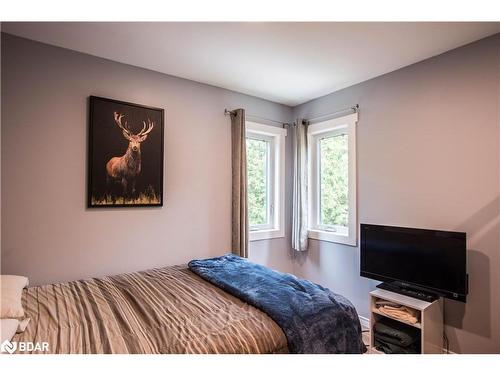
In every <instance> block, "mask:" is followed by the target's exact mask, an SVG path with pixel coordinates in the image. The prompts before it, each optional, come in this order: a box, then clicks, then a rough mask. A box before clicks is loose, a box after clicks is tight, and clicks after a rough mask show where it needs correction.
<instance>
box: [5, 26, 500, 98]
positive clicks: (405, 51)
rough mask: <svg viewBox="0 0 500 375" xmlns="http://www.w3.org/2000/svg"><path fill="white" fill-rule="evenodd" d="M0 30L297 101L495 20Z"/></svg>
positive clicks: (459, 40)
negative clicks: (479, 21) (482, 21)
mask: <svg viewBox="0 0 500 375" xmlns="http://www.w3.org/2000/svg"><path fill="white" fill-rule="evenodd" d="M2 31H5V32H7V33H11V34H15V35H18V36H22V37H25V38H29V39H34V40H38V41H41V42H44V43H49V44H53V45H56V46H60V47H65V48H69V49H73V50H76V51H80V52H84V53H88V54H91V55H95V56H99V57H104V58H106V59H110V60H115V61H119V62H122V63H126V64H131V65H135V66H140V67H143V68H147V69H151V70H155V71H158V72H162V73H166V74H171V75H174V76H178V77H182V78H187V79H190V80H194V81H198V82H203V83H208V84H211V85H214V86H219V87H223V88H227V89H230V90H234V91H238V92H242V93H245V94H249V95H254V96H258V97H261V98H265V99H268V100H272V101H275V102H279V103H283V104H286V105H290V106H295V105H297V104H301V103H303V102H306V101H309V100H311V99H314V98H317V97H319V96H322V95H326V94H328V93H330V92H333V91H336V90H340V89H342V88H344V87H348V86H351V85H353V84H356V83H359V82H362V81H365V80H367V79H370V78H373V77H376V76H379V75H381V74H385V73H388V72H390V71H393V70H396V69H399V68H401V67H403V66H406V65H410V64H412V63H415V62H417V61H421V60H424V59H426V58H429V57H431V56H435V55H438V54H440V53H442V52H445V51H447V50H450V49H453V48H456V47H459V46H461V45H464V44H467V43H470V42H472V41H475V40H478V39H481V38H484V37H486V36H488V35H492V34H495V33H497V32H500V23H498V22H497V23H475V22H469V23H350V22H349V23H338V22H337V23H335V22H332V23H291V22H287V23H261V22H257V23H168V22H161V23H143V22H136V23H130V22H120V23H110V22H99V23H82V22H78V23H69V22H66V23H60V22H46V23H2Z"/></svg>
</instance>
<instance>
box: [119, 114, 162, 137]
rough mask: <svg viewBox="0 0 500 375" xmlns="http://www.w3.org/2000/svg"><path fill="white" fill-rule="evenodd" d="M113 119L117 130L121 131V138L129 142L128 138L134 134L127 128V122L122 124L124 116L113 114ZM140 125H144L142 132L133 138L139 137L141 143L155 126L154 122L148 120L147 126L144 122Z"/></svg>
mask: <svg viewBox="0 0 500 375" xmlns="http://www.w3.org/2000/svg"><path fill="white" fill-rule="evenodd" d="M114 117H115V122H116V125H118V126H119V128H120V129H121V130H122V131H123V136H124V137H125V138H127V139H129V140H130V138H131V137H133V136H134V134H133V133H132V132H131V131H130V129H129V128H128V124H127V121H125V124H122V118H123V117H125V115H123V114H121V113H118V112H114ZM142 123H143V125H144V126H143V127H142V130H141V131H140V132H139V133H137V134H135V137H140V140H141V142H142V141H144V140H145V139H146V138H147V135H148V134H149V133H151V130H153V128H154V126H155V124H154V122H151V120H150V119H148V123H147V124H146V121H143V122H142ZM146 128H147V129H146Z"/></svg>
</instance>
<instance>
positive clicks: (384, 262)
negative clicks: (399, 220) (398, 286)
mask: <svg viewBox="0 0 500 375" xmlns="http://www.w3.org/2000/svg"><path fill="white" fill-rule="evenodd" d="M361 276H365V277H369V278H372V279H376V280H381V281H395V282H402V283H406V284H410V285H414V286H415V287H417V288H421V289H423V290H428V291H430V292H433V293H435V294H438V295H441V296H444V297H448V298H453V299H458V300H465V295H466V294H467V274H466V234H465V233H462V232H445V231H436V230H427V229H413V228H401V227H390V226H380V225H371V224H361Z"/></svg>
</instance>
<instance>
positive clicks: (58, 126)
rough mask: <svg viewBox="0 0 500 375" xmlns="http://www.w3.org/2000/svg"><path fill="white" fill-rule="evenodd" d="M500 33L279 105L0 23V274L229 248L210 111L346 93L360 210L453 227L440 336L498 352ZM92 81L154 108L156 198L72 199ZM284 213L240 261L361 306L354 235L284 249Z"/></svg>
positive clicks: (223, 152) (326, 104)
mask: <svg viewBox="0 0 500 375" xmlns="http://www.w3.org/2000/svg"><path fill="white" fill-rule="evenodd" d="M499 41H500V36H499V35H496V36H495V37H492V38H488V39H485V40H483V41H479V42H476V43H474V44H471V45H468V46H465V47H462V48H459V49H457V50H454V51H450V52H448V53H446V54H443V55H440V56H437V57H435V58H432V59H429V60H426V61H424V62H421V63H418V64H415V65H412V66H409V67H406V68H403V69H401V70H398V71H395V72H392V73H389V74H387V75H384V76H381V77H378V78H375V79H373V80H370V81H367V82H364V83H361V84H359V85H355V86H352V87H350V88H347V89H344V90H341V91H339V92H336V93H333V94H331V95H328V96H326V97H323V98H319V99H316V100H313V101H311V102H308V103H305V104H303V105H301V106H298V107H296V108H294V109H293V111H292V109H290V108H288V107H285V106H281V105H278V104H275V103H271V102H268V101H264V100H260V99H257V98H253V97H249V96H245V95H241V94H237V93H234V92H231V91H227V90H223V89H219V88H215V87H211V86H207V85H202V84H197V83H194V82H191V81H187V80H183V79H179V78H175V77H171V76H166V75H163V74H160V73H155V72H151V71H147V70H144V69H140V68H136V67H131V66H127V65H123V64H119V63H115V62H111V61H107V60H103V59H99V58H95V57H92V56H88V55H83V54H80V53H76V52H72V51H68V50H63V49H60V48H56V47H51V46H47V45H43V44H40V43H36V42H32V41H28V40H25V39H21V38H17V37H13V36H10V35H2V52H3V53H2V107H3V109H4V111H2V134H1V136H2V144H1V146H2V151H1V152H2V155H1V156H2V230H3V237H2V258H1V259H2V272H8V273H20V274H26V275H28V276H30V278H31V279H32V281H33V282H34V283H35V284H38V283H46V282H52V281H61V280H70V279H75V278H81V277H88V276H100V275H105V274H111V273H118V272H123V271H131V270H139V269H144V268H148V267H157V266H160V265H162V264H176V263H182V262H186V261H187V260H189V259H191V258H194V257H206V256H215V255H218V254H222V253H224V252H226V251H228V250H229V247H230V195H231V186H230V182H231V178H230V173H231V169H230V132H229V123H228V119H226V118H224V117H223V116H222V109H223V108H224V107H228V108H236V107H244V108H246V110H247V113H251V114H256V115H260V116H265V117H268V118H274V119H279V120H284V121H289V120H290V119H292V118H295V117H298V116H300V117H306V118H307V117H309V118H311V117H314V116H317V115H321V114H324V113H329V112H332V111H334V110H336V109H339V108H344V107H346V106H350V105H352V104H354V103H359V104H360V106H361V111H360V120H359V123H358V201H359V203H358V207H359V210H358V211H359V212H358V217H359V221H360V222H374V223H385V224H394V225H396V224H397V225H407V226H416V227H427V228H440V229H449V230H461V231H466V232H467V233H468V247H469V249H470V251H469V258H468V262H469V273H470V275H471V294H470V297H469V301H468V303H467V304H466V305H463V304H460V303H454V302H447V304H446V309H447V321H448V329H447V332H448V335H449V337H450V340H451V350H453V351H456V352H500V323H499V322H498V321H497V320H495V319H494V318H495V317H496V316H498V315H499V314H500V293H499V292H500V290H499V289H500V276H499V273H498V272H495V271H496V270H497V269H498V268H499V266H500V171H499V169H500V152H499V145H500V116H499V107H500V84H499V82H500V55H499V54H500V52H499V45H500V43H499ZM6 52H7V53H6ZM49 94H50V95H49ZM90 94H94V95H100V96H105V97H112V98H116V99H121V100H126V101H132V102H139V103H145V104H150V105H153V106H158V107H164V108H165V109H166V128H165V130H166V131H165V182H164V185H165V191H164V193H165V197H166V200H165V202H166V204H165V207H164V208H163V209H139V210H137V209H133V210H132V209H121V210H111V209H109V210H98V211H96V210H90V211H89V210H86V209H85V185H86V181H85V168H86V165H85V160H86V129H87V105H86V98H87V96H88V95H90ZM20 103H21V104H20ZM6 108H13V110H12V111H6V110H5V109H6ZM20 108H21V109H22V110H19V109H20ZM290 138H291V137H290V136H288V137H287V160H286V170H287V172H286V178H287V187H286V195H287V200H288V202H290V201H291V199H290V197H291V174H290V171H291V169H290V166H291V158H290V156H291V153H290V151H291V149H290V145H291V142H290ZM290 212H291V209H290V207H289V206H287V207H286V220H287V227H286V238H283V239H274V240H270V241H257V242H252V243H251V246H250V259H252V260H254V261H257V262H260V263H263V264H266V265H268V266H270V267H273V268H277V269H279V270H281V271H286V272H293V273H295V274H297V275H298V276H302V277H305V278H309V279H311V280H313V281H316V282H320V283H322V284H324V285H325V286H328V287H330V288H331V289H332V290H334V291H336V292H339V293H341V294H344V295H345V296H346V297H348V298H349V299H350V300H351V301H352V302H353V303H354V304H355V306H356V308H357V309H358V312H359V313H360V314H361V315H364V316H368V292H369V291H370V290H371V289H373V287H374V285H376V282H373V281H370V280H367V279H363V278H360V277H359V276H358V274H359V250H358V248H356V247H349V246H342V245H335V244H331V243H327V242H318V241H311V242H310V250H309V251H308V252H307V253H303V254H296V253H293V252H292V251H291V250H290V246H289V244H290V232H291V229H290ZM7 218H8V220H6V219H7ZM129 232H132V233H133V234H134V235H128V233H129Z"/></svg>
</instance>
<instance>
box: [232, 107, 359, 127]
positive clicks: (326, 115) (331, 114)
mask: <svg viewBox="0 0 500 375" xmlns="http://www.w3.org/2000/svg"><path fill="white" fill-rule="evenodd" d="M358 109H359V104H355V105H353V106H352V107H348V108H344V109H339V110H338V111H335V112H331V113H327V114H325V115H321V116H317V117H313V118H311V119H304V120H303V122H305V123H310V122H316V121H318V120H320V119H323V118H325V117H331V116H334V115H336V114H339V113H343V112H346V111H352V112H353V113H357V112H358ZM234 114H236V111H229V110H228V109H227V108H226V109H224V115H225V116H228V115H234ZM246 117H249V118H250V119H252V118H253V119H255V120H263V121H269V122H274V123H276V124H280V125H282V126H283V127H287V126H291V125H293V124H291V123H289V122H283V121H277V120H272V119H269V118H265V117H261V116H256V115H246Z"/></svg>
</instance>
